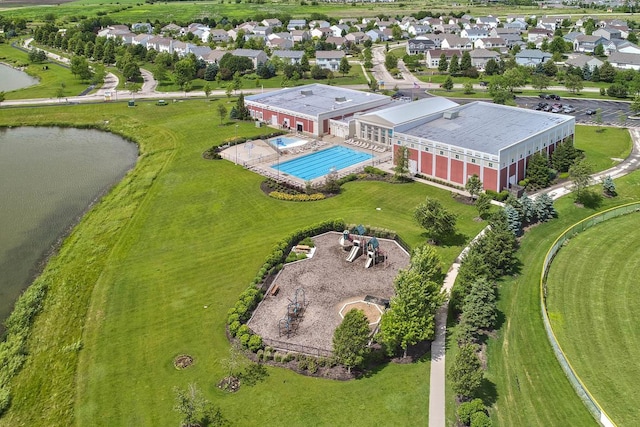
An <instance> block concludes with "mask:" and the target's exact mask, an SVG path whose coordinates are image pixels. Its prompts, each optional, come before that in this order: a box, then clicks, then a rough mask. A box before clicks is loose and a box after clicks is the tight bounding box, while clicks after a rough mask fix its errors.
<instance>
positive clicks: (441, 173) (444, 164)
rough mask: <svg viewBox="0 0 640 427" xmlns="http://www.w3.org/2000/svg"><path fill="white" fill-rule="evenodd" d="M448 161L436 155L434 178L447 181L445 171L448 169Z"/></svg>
mask: <svg viewBox="0 0 640 427" xmlns="http://www.w3.org/2000/svg"><path fill="white" fill-rule="evenodd" d="M448 162H449V159H447V158H446V157H443V156H438V155H436V177H437V178H440V179H448V177H447V169H448Z"/></svg>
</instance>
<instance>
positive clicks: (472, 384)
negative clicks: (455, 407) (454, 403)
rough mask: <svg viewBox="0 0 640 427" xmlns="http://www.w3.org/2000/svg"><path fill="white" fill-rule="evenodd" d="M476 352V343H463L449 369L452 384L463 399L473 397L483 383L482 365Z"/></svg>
mask: <svg viewBox="0 0 640 427" xmlns="http://www.w3.org/2000/svg"><path fill="white" fill-rule="evenodd" d="M476 352H477V346H476V345H474V344H465V345H462V346H461V347H460V350H459V351H458V354H456V357H455V360H454V362H453V366H451V368H450V369H449V380H450V381H451V386H452V388H453V391H454V393H455V394H456V395H457V396H458V397H459V398H460V399H461V400H467V399H469V398H471V397H473V396H474V395H475V394H476V392H477V391H478V390H479V389H480V385H481V384H482V378H483V372H482V366H481V364H480V359H478V355H477V354H476Z"/></svg>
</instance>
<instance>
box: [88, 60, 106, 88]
mask: <svg viewBox="0 0 640 427" xmlns="http://www.w3.org/2000/svg"><path fill="white" fill-rule="evenodd" d="M106 76H107V71H106V69H105V68H104V65H102V64H94V65H93V76H91V84H92V85H99V84H102V83H104V78H105V77H106Z"/></svg>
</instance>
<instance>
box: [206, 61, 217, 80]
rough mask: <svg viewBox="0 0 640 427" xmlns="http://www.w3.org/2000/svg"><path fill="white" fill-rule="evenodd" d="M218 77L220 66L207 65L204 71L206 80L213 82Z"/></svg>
mask: <svg viewBox="0 0 640 427" xmlns="http://www.w3.org/2000/svg"><path fill="white" fill-rule="evenodd" d="M216 75H218V64H214V63H211V64H209V65H207V68H206V69H205V70H204V79H205V80H206V81H209V82H212V81H214V80H215V79H216Z"/></svg>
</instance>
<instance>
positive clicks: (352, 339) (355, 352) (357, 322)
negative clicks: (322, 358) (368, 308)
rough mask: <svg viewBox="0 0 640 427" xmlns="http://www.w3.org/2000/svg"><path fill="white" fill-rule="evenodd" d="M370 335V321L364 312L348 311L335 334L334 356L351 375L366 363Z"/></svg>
mask: <svg viewBox="0 0 640 427" xmlns="http://www.w3.org/2000/svg"><path fill="white" fill-rule="evenodd" d="M370 334H371V330H370V329H369V320H368V319H367V316H366V315H365V314H364V312H363V311H362V310H350V311H348V312H347V314H345V316H344V319H342V323H341V324H340V325H339V326H338V327H337V328H336V330H335V332H334V333H333V352H334V355H335V357H336V359H338V362H340V363H341V364H342V365H344V366H346V367H347V371H348V372H349V373H351V368H353V367H355V366H359V365H360V364H362V362H363V361H364V356H365V355H366V353H367V351H368V347H367V343H368V342H369V335H370Z"/></svg>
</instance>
